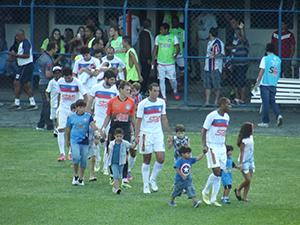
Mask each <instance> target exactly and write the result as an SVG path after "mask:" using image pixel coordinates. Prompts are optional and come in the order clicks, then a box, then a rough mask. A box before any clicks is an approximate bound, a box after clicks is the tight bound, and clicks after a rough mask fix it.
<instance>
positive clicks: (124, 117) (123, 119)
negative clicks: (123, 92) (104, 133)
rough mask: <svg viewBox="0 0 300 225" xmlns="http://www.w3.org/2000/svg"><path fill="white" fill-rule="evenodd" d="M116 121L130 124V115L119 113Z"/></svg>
mask: <svg viewBox="0 0 300 225" xmlns="http://www.w3.org/2000/svg"><path fill="white" fill-rule="evenodd" d="M114 121H119V122H128V114H124V113H119V114H118V115H116V118H115V119H114Z"/></svg>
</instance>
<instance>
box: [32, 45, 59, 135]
mask: <svg viewBox="0 0 300 225" xmlns="http://www.w3.org/2000/svg"><path fill="white" fill-rule="evenodd" d="M57 49H58V47H57V44H56V42H50V43H48V45H47V49H46V52H45V53H44V54H43V55H41V56H40V58H39V73H40V81H39V90H40V93H41V96H42V100H43V107H42V111H41V114H40V120H39V122H38V124H37V127H36V129H37V130H44V126H45V125H46V126H47V130H53V123H52V120H51V119H50V104H49V102H48V101H47V98H46V95H45V91H46V89H47V86H48V84H49V82H50V80H51V79H52V78H53V77H54V75H53V61H52V56H54V55H55V53H56V51H57ZM60 70H61V69H60Z"/></svg>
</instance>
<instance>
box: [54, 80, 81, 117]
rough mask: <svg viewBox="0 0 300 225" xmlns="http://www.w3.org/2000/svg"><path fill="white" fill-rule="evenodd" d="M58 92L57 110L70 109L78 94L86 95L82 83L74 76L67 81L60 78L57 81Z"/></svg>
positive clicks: (67, 110)
mask: <svg viewBox="0 0 300 225" xmlns="http://www.w3.org/2000/svg"><path fill="white" fill-rule="evenodd" d="M57 85H58V93H60V103H59V107H58V109H57V110H58V111H66V112H69V111H71V108H70V107H71V105H72V103H74V102H76V101H77V100H78V99H79V97H80V94H81V95H82V96H84V95H86V90H85V89H84V87H83V85H82V83H81V82H80V81H79V80H78V79H77V78H75V77H73V80H72V81H71V82H70V83H68V82H66V81H65V78H63V77H62V78H60V79H59V80H58V81H57Z"/></svg>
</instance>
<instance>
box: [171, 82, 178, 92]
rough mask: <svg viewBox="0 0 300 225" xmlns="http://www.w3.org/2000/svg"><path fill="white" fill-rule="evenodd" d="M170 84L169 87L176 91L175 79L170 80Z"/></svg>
mask: <svg viewBox="0 0 300 225" xmlns="http://www.w3.org/2000/svg"><path fill="white" fill-rule="evenodd" d="M170 84H171V87H172V89H173V91H174V93H176V92H177V81H176V80H175V79H174V80H170Z"/></svg>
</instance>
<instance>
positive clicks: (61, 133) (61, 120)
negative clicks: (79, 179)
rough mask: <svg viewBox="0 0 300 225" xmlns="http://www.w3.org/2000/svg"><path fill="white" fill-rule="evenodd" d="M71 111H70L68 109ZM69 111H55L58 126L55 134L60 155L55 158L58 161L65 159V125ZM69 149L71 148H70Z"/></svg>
mask: <svg viewBox="0 0 300 225" xmlns="http://www.w3.org/2000/svg"><path fill="white" fill-rule="evenodd" d="M70 112H71V111H70ZM70 112H64V111H62V110H59V111H58V112H57V127H58V135H57V142H58V147H59V151H60V156H59V158H58V159H57V160H58V161H59V162H60V161H64V160H66V157H65V155H66V153H65V127H66V124H67V119H68V116H69V115H70ZM70 151H71V148H70Z"/></svg>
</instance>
